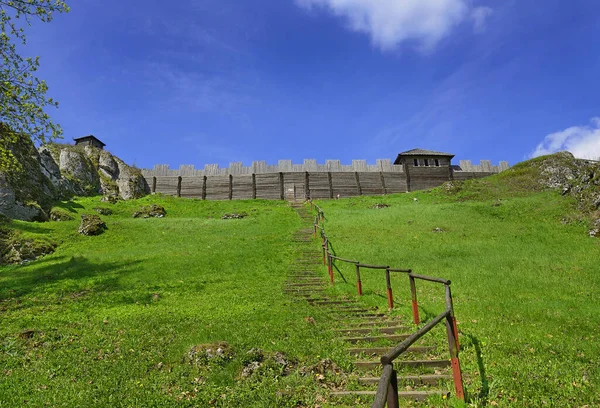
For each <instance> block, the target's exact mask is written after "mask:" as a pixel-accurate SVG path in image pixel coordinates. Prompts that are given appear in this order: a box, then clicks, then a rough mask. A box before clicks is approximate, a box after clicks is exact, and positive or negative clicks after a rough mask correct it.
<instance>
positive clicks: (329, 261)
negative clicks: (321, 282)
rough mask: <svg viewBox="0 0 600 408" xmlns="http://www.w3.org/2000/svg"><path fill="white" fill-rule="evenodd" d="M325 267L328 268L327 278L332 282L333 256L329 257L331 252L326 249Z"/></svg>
mask: <svg viewBox="0 0 600 408" xmlns="http://www.w3.org/2000/svg"><path fill="white" fill-rule="evenodd" d="M327 259H328V260H327V269H328V270H329V280H330V281H331V283H333V258H331V253H329V251H327Z"/></svg>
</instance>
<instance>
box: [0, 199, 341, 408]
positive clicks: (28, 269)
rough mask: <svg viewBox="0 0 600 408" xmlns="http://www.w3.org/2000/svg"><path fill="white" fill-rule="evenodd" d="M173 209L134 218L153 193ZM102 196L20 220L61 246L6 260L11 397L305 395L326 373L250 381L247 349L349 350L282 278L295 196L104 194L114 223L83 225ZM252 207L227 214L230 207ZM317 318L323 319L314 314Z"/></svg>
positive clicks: (7, 387) (170, 399)
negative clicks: (56, 218) (221, 352)
mask: <svg viewBox="0 0 600 408" xmlns="http://www.w3.org/2000/svg"><path fill="white" fill-rule="evenodd" d="M150 203H156V204H160V205H163V206H164V207H165V208H166V209H167V216H166V217H165V218H161V219H154V218H151V219H141V218H136V219H134V218H132V216H131V215H132V213H133V212H134V211H136V210H137V209H138V208H139V207H140V206H141V205H145V204H150ZM99 204H100V203H99V197H93V198H85V199H79V200H76V201H72V202H68V203H63V204H62V207H63V208H64V209H65V210H66V211H70V212H71V213H72V214H73V215H74V216H75V217H76V218H77V219H75V220H73V221H64V222H49V223H34V224H32V223H25V222H13V223H12V227H13V228H15V229H18V230H22V231H23V233H24V234H25V236H27V237H30V238H31V237H36V236H43V237H44V238H45V239H48V237H51V238H52V239H53V240H55V241H58V242H60V245H59V247H58V250H57V251H56V252H55V253H54V254H52V255H49V256H46V257H44V258H42V259H40V260H38V261H35V262H32V263H30V264H26V265H22V266H9V267H2V268H0V317H1V319H2V324H1V325H0V378H2V381H0V406H12V407H20V406H44V405H45V404H49V405H51V406H69V407H71V406H128V407H131V406H178V407H180V406H209V405H216V406H261V407H262V406H295V405H296V402H297V401H298V400H302V401H305V402H306V403H307V404H310V403H311V401H312V402H314V399H315V398H316V396H317V392H316V391H317V388H318V384H316V383H315V382H314V381H313V379H311V378H309V377H310V376H309V377H306V376H302V375H300V374H293V375H290V376H282V373H281V372H278V370H281V367H278V366H276V365H275V366H274V367H272V368H271V369H270V370H271V371H269V372H264V373H259V374H258V375H254V376H252V377H251V378H248V379H245V380H241V379H240V372H241V370H242V365H243V362H244V359H245V358H246V353H247V352H248V351H250V350H251V349H253V348H260V349H262V350H264V352H265V353H274V352H282V353H284V354H285V356H286V358H288V359H290V361H297V362H298V364H300V363H301V364H302V365H304V366H310V365H313V364H317V363H318V362H319V361H320V360H321V359H323V358H324V356H330V357H332V358H335V359H336V360H337V361H339V362H340V363H343V362H344V360H345V359H346V356H345V354H343V352H342V351H341V350H337V349H336V348H335V347H334V346H332V344H331V337H332V335H331V334H330V333H329V332H327V331H323V330H321V325H320V322H321V321H322V320H323V319H324V318H323V317H322V316H320V315H319V314H318V311H315V310H313V309H312V308H310V307H309V306H308V305H307V304H292V303H291V302H290V299H289V298H288V297H287V296H286V295H285V294H284V293H283V292H282V285H283V282H284V280H285V278H286V274H287V273H288V268H289V265H290V263H291V262H292V260H293V259H295V252H294V247H293V246H292V243H291V242H290V236H291V234H292V232H293V231H295V230H296V229H297V228H298V227H299V226H300V221H299V218H298V216H297V215H296V214H295V213H294V212H293V211H292V209H291V208H290V207H289V206H288V205H287V204H286V203H282V202H266V201H249V202H202V201H196V200H183V199H175V198H167V197H151V198H150V197H149V198H146V199H141V200H137V201H128V202H119V203H117V204H115V205H110V204H105V205H103V206H104V207H109V208H111V209H112V210H113V211H114V214H113V215H110V216H103V217H102V218H103V219H104V220H105V221H106V222H107V224H108V230H107V231H106V232H105V233H104V234H103V235H100V236H97V237H85V236H80V235H79V234H77V232H76V230H77V225H78V224H79V220H78V218H79V216H78V214H82V213H88V214H89V213H95V212H94V211H93V210H92V208H93V207H97V206H98V205H99ZM242 211H245V212H247V213H248V217H246V218H243V219H228V220H222V219H221V216H222V215H223V214H224V213H232V212H242ZM307 316H311V317H313V318H314V319H315V320H316V321H317V324H316V325H315V324H311V323H310V322H307V321H306V320H305V319H304V318H305V317H307ZM218 342H227V343H228V347H229V348H231V350H232V352H233V356H231V359H230V358H229V357H230V356H229V355H227V356H226V358H224V359H223V361H221V360H220V359H217V360H216V362H214V363H213V362H204V363H206V364H204V363H202V364H200V365H198V364H195V363H194V364H191V363H190V362H188V361H187V359H188V357H189V356H190V350H192V349H193V347H194V346H200V345H206V344H212V343H218Z"/></svg>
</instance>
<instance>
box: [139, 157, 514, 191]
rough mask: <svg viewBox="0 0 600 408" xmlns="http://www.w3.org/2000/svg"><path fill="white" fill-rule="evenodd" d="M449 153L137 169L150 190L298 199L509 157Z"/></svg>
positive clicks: (408, 183)
mask: <svg viewBox="0 0 600 408" xmlns="http://www.w3.org/2000/svg"><path fill="white" fill-rule="evenodd" d="M453 157H454V155H453V154H451V153H443V152H435V151H431V150H423V149H412V150H409V151H406V152H402V153H400V154H398V156H397V158H396V160H395V161H394V162H393V163H392V161H391V160H390V159H378V160H377V161H376V164H374V165H369V164H367V163H366V161H365V160H353V161H352V164H351V165H342V164H340V161H339V160H327V161H326V163H325V164H317V162H316V160H313V159H305V160H304V163H303V164H292V161H291V160H279V162H278V164H276V165H267V164H266V162H265V161H255V162H252V165H251V166H244V165H243V164H242V163H231V164H230V166H229V167H228V168H219V166H218V165H217V164H207V165H205V166H204V169H196V168H194V166H193V165H182V166H180V168H179V169H170V168H169V166H168V165H156V166H154V169H142V174H143V176H144V178H145V179H146V182H147V183H148V186H149V187H150V189H151V192H152V193H162V194H167V195H176V196H179V197H194V198H201V199H203V200H236V199H238V200H239V199H256V198H262V199H274V200H285V199H288V200H292V199H298V200H299V199H305V198H334V197H337V196H338V195H339V196H340V197H350V196H359V195H378V194H390V193H402V192H409V191H415V190H425V189H429V188H433V187H437V186H439V185H441V184H442V183H444V182H446V181H449V180H467V179H472V178H481V177H486V176H489V175H492V174H495V173H499V172H501V171H504V170H506V169H508V168H509V165H508V162H505V161H501V162H500V163H499V165H497V166H493V165H492V164H491V163H490V161H489V160H481V162H480V164H479V165H474V164H472V163H471V161H470V160H461V161H460V164H459V165H453V164H452V158H453Z"/></svg>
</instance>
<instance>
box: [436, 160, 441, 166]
mask: <svg viewBox="0 0 600 408" xmlns="http://www.w3.org/2000/svg"><path fill="white" fill-rule="evenodd" d="M435 167H440V161H439V160H438V159H435Z"/></svg>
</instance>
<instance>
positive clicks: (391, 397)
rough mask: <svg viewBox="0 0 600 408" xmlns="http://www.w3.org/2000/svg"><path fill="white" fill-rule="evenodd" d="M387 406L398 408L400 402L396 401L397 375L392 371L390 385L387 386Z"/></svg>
mask: <svg viewBox="0 0 600 408" xmlns="http://www.w3.org/2000/svg"><path fill="white" fill-rule="evenodd" d="M387 406H388V408H399V407H400V401H399V400H398V375H397V374H396V370H392V377H391V378H390V384H389V385H388V392H387Z"/></svg>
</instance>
